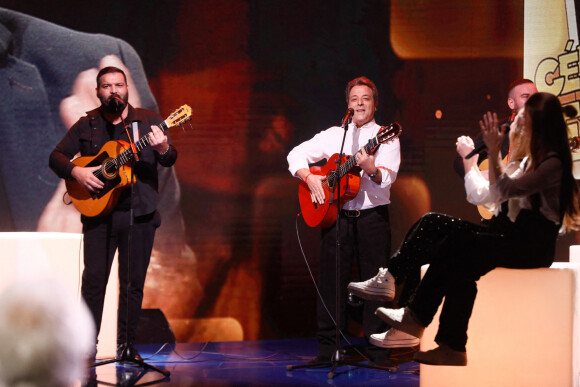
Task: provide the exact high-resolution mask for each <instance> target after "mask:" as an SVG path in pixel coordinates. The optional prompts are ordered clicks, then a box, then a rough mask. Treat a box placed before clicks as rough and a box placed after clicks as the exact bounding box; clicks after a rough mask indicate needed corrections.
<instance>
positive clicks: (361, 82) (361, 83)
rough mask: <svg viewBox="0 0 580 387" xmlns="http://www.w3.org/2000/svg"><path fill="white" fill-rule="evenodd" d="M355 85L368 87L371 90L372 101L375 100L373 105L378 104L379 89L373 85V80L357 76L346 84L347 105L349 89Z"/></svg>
mask: <svg viewBox="0 0 580 387" xmlns="http://www.w3.org/2000/svg"><path fill="white" fill-rule="evenodd" d="M355 86H367V87H369V88H370V89H371V90H372V92H373V101H374V102H375V106H377V105H378V104H379V90H378V89H377V87H376V86H375V84H374V83H373V81H371V80H370V79H368V78H367V77H358V78H355V79H353V80H352V81H350V82H349V83H348V84H347V85H346V104H347V105H348V100H349V98H350V91H351V90H352V88H353V87H355Z"/></svg>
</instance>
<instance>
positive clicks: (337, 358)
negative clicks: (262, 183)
mask: <svg viewBox="0 0 580 387" xmlns="http://www.w3.org/2000/svg"><path fill="white" fill-rule="evenodd" d="M351 121H352V115H351V116H350V117H348V119H346V120H345V121H344V122H343V125H342V128H343V129H344V133H343V135H342V143H341V146H340V153H339V154H338V157H337V159H336V160H335V162H336V169H335V171H334V176H335V177H334V184H333V186H332V192H331V194H330V198H329V204H330V205H331V206H332V205H333V202H334V196H335V195H334V194H335V192H336V208H337V213H336V224H335V230H336V237H335V238H336V247H335V263H334V265H335V270H336V271H335V289H334V292H335V306H334V325H335V350H334V355H333V356H332V359H331V360H329V361H324V362H316V363H310V364H301V365H289V366H287V367H286V369H287V370H288V371H292V370H295V369H300V368H324V367H331V370H330V372H329V373H328V379H332V378H333V377H334V375H335V371H336V369H337V368H338V367H342V366H356V367H361V368H371V369H379V370H390V369H389V368H386V367H381V366H377V365H373V364H360V363H358V362H355V361H348V360H345V358H344V349H343V346H342V336H341V330H340V328H339V327H340V318H341V315H340V301H341V299H340V286H341V283H340V266H341V265H340V221H341V211H342V206H341V202H340V180H341V176H340V174H339V173H338V169H339V167H340V165H341V163H342V159H343V158H344V154H343V151H344V142H345V139H346V133H347V131H348V125H349V123H350V122H351ZM352 157H354V156H352ZM331 174H332V173H331ZM329 176H330V175H329Z"/></svg>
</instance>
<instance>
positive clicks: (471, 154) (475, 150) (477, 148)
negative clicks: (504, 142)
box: [465, 122, 510, 159]
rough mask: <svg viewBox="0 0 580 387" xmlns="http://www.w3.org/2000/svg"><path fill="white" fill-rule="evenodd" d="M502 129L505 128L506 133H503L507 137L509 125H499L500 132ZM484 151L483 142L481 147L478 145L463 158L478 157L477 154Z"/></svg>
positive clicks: (485, 148)
mask: <svg viewBox="0 0 580 387" xmlns="http://www.w3.org/2000/svg"><path fill="white" fill-rule="evenodd" d="M502 127H507V128H506V131H505V134H506V135H507V134H508V133H509V131H510V124H509V123H507V122H506V123H505V124H502V125H500V126H499V129H500V130H501V128H502ZM485 150H487V146H486V145H485V142H484V143H482V144H481V145H479V146H478V147H476V148H475V149H474V150H472V151H471V152H469V153H468V154H467V156H465V158H466V159H470V158H472V157H473V156H475V155H478V154H480V153H481V152H483V151H485Z"/></svg>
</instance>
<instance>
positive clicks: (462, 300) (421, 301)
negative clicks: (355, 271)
mask: <svg viewBox="0 0 580 387" xmlns="http://www.w3.org/2000/svg"><path fill="white" fill-rule="evenodd" d="M523 125H524V131H523V134H524V135H525V136H527V137H529V138H530V150H529V154H530V157H529V162H527V163H524V164H525V165H524V166H523V174H522V175H521V176H520V177H519V178H517V179H513V178H511V177H510V176H509V175H508V174H507V173H506V172H505V168H504V166H503V164H502V162H501V160H500V156H499V147H500V145H501V142H502V141H503V138H504V136H505V132H504V131H500V130H499V128H498V125H497V116H496V115H495V114H491V113H487V114H486V115H484V119H483V121H480V126H481V129H482V133H483V138H484V141H485V144H486V145H487V148H488V154H489V155H490V170H489V177H490V193H491V194H492V195H495V197H496V198H497V202H504V201H506V200H507V201H508V205H507V207H508V208H507V214H506V215H503V216H497V217H494V218H492V219H491V220H490V222H489V223H488V224H487V225H484V226H479V225H475V224H472V223H469V222H465V221H462V220H459V219H456V218H451V217H447V216H444V215H437V214H430V215H429V214H428V215H426V216H428V217H429V218H433V219H432V221H431V223H430V227H431V229H432V230H435V232H434V233H433V234H429V233H423V232H419V233H416V232H415V233H414V232H412V231H411V232H410V233H409V234H408V235H407V237H406V238H405V240H404V242H403V244H402V246H401V248H400V249H399V251H398V252H397V253H396V254H395V256H397V258H398V259H402V260H405V259H407V260H413V259H414V260H422V261H424V262H428V263H430V265H429V269H428V270H427V272H426V273H425V276H424V277H423V279H422V280H421V282H420V284H419V287H418V289H417V292H416V294H415V296H414V298H413V300H412V301H410V303H409V305H408V306H407V307H404V308H400V309H388V308H378V309H377V311H376V314H377V315H378V316H379V317H380V318H381V319H383V320H384V321H385V322H387V323H388V324H389V325H390V326H391V327H393V328H395V329H398V330H400V331H402V332H405V333H407V334H409V335H411V336H413V337H416V338H420V337H421V336H422V334H423V331H424V329H425V327H427V326H428V325H429V324H430V323H431V321H432V319H433V317H434V315H435V313H436V311H437V309H438V307H439V305H440V304H441V302H442V301H443V298H444V297H445V301H444V302H443V309H442V312H441V317H440V323H439V330H438V333H437V336H436V338H435V341H436V342H437V344H438V345H439V346H438V347H437V348H435V349H433V350H430V351H424V352H417V353H416V354H415V360H416V361H418V362H421V363H424V364H433V365H457V366H461V365H466V364H467V354H466V349H465V345H466V343H467V324H468V322H469V318H470V316H471V311H472V308H473V303H474V301H475V296H476V293H477V286H476V281H477V280H478V279H479V278H480V277H481V276H482V275H484V274H486V273H488V272H489V271H491V270H493V269H494V268H496V267H507V268H520V269H526V268H538V267H549V266H550V265H551V264H552V262H553V260H554V249H555V244H556V238H557V236H558V230H559V229H560V228H561V227H562V229H563V230H573V229H577V228H578V218H579V210H578V201H577V194H578V188H577V185H576V181H575V180H574V177H573V175H572V157H571V154H570V149H569V146H568V136H567V127H566V123H565V121H564V118H563V114H562V106H561V104H560V102H559V100H558V98H557V97H556V96H554V95H552V94H549V93H538V94H535V95H533V96H531V97H530V99H529V100H528V101H527V102H526V105H525V111H524V116H523ZM503 212H504V211H502V213H503ZM423 218H425V217H423ZM423 218H422V219H423ZM419 235H420V236H421V237H420V238H417V236H419ZM412 257H413V258H412ZM417 257H421V258H417ZM393 258H395V257H393ZM398 259H397V260H398ZM391 269H393V270H391ZM397 269H398V268H395V267H393V268H391V264H389V271H392V274H393V276H394V277H395V278H397V277H398V272H397V271H396V270H397Z"/></svg>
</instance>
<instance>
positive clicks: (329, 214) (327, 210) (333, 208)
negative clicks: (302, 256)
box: [298, 154, 360, 228]
mask: <svg viewBox="0 0 580 387" xmlns="http://www.w3.org/2000/svg"><path fill="white" fill-rule="evenodd" d="M350 157H351V156H345V157H343V158H342V160H341V164H342V163H344V162H345V161H346V160H348V159H349V158H350ZM337 159H338V154H335V155H333V156H332V157H331V158H330V159H329V160H328V162H327V163H326V164H325V165H324V166H322V167H311V168H310V172H311V173H312V174H314V175H322V176H327V177H328V175H329V174H330V173H332V172H333V171H334V170H335V169H336V166H337V164H336V160H337ZM359 173H360V168H358V167H355V168H353V169H352V170H351V171H349V172H347V173H346V174H345V175H344V176H343V177H342V178H341V179H340V206H341V208H342V206H343V205H344V204H345V203H346V202H348V201H350V200H352V199H354V198H355V196H356V195H357V193H358V190H359V188H360V176H359ZM327 181H328V179H327ZM322 187H323V188H324V203H323V204H317V203H313V202H312V197H311V196H310V190H309V189H308V185H307V184H306V183H305V182H303V181H301V182H300V185H299V187H298V200H299V201H300V209H301V210H302V217H303V218H304V221H305V222H306V224H307V225H309V226H310V227H321V228H328V227H330V226H332V225H333V224H334V222H336V216H337V215H338V187H337V189H336V190H335V191H334V199H333V201H332V205H331V204H329V202H330V196H331V195H332V187H329V186H328V184H324V183H323V184H322Z"/></svg>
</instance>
